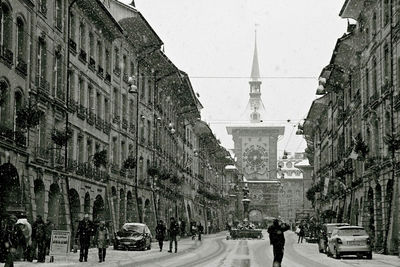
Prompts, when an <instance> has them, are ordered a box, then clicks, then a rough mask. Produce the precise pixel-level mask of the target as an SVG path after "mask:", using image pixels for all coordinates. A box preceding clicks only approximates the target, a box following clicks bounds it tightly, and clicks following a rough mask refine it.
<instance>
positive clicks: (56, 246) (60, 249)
mask: <svg viewBox="0 0 400 267" xmlns="http://www.w3.org/2000/svg"><path fill="white" fill-rule="evenodd" d="M70 244H71V232H70V231H62V230H53V231H51V243H50V256H56V255H57V256H67V255H68V253H69V250H70V249H69V248H70Z"/></svg>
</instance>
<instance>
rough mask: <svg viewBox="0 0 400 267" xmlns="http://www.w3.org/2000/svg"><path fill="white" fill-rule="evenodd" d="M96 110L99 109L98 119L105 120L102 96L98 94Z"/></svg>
mask: <svg viewBox="0 0 400 267" xmlns="http://www.w3.org/2000/svg"><path fill="white" fill-rule="evenodd" d="M96 108H97V112H96V113H97V118H103V114H102V109H101V94H100V93H97V94H96Z"/></svg>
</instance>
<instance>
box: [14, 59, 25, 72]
mask: <svg viewBox="0 0 400 267" xmlns="http://www.w3.org/2000/svg"><path fill="white" fill-rule="evenodd" d="M15 69H16V70H17V71H18V72H19V73H20V74H22V76H26V75H27V74H28V64H26V63H25V61H24V60H23V59H21V58H19V59H18V61H17V67H16V68H15Z"/></svg>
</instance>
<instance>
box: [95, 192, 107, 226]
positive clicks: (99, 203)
mask: <svg viewBox="0 0 400 267" xmlns="http://www.w3.org/2000/svg"><path fill="white" fill-rule="evenodd" d="M101 220H105V206H104V200H103V197H102V196H101V195H97V196H96V199H95V201H94V203H93V221H96V222H98V221H101Z"/></svg>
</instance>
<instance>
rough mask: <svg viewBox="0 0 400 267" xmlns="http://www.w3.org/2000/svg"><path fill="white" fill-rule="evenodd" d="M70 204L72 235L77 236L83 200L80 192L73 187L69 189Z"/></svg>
mask: <svg viewBox="0 0 400 267" xmlns="http://www.w3.org/2000/svg"><path fill="white" fill-rule="evenodd" d="M69 204H70V205H71V206H70V212H71V220H72V221H71V224H72V229H73V232H72V236H75V233H76V230H77V229H78V223H79V215H80V213H81V201H80V198H79V194H78V192H77V191H76V190H75V189H73V188H72V189H70V190H69Z"/></svg>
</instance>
